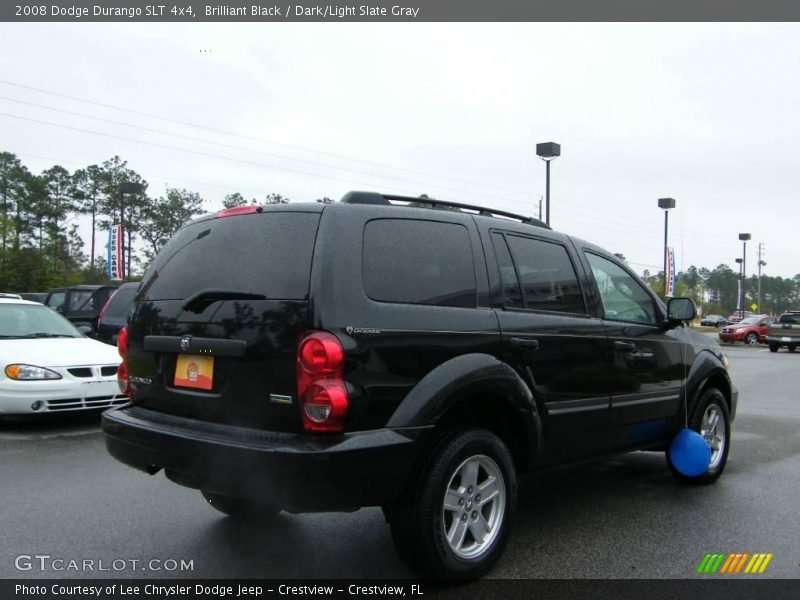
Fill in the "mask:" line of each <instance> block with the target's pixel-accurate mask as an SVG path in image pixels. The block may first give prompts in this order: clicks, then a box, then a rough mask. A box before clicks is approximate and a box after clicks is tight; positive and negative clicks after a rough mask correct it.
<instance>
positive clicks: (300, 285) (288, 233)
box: [139, 211, 320, 300]
mask: <svg viewBox="0 0 800 600" xmlns="http://www.w3.org/2000/svg"><path fill="white" fill-rule="evenodd" d="M319 218H320V213H306V212H272V211H267V212H264V213H260V214H258V213H257V214H250V215H246V216H239V217H226V218H220V219H210V220H207V221H201V222H199V223H196V224H194V225H191V226H189V227H187V228H185V229H182V230H181V231H179V232H178V233H177V234H176V235H175V236H174V237H173V238H172V239H171V240H170V241H169V242H168V243H167V245H166V246H164V248H163V249H162V250H161V252H159V253H158V256H157V257H156V259H155V261H154V262H153V264H152V265H151V266H150V267H149V268H148V269H147V272H146V273H145V276H144V278H143V279H142V284H141V287H140V288H139V290H140V299H148V300H182V299H185V298H188V297H189V296H191V295H192V294H195V293H197V292H198V291H200V290H205V289H214V290H232V291H237V292H249V293H253V294H264V295H265V296H267V298H270V299H286V300H298V299H303V298H305V297H306V296H307V295H308V284H309V278H310V276H311V256H312V253H313V251H314V241H315V239H316V233H317V224H318V223H319Z"/></svg>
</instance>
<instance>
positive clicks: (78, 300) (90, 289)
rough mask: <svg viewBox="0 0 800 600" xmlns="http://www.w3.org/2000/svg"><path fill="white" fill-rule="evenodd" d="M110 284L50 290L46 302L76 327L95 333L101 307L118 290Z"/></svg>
mask: <svg viewBox="0 0 800 600" xmlns="http://www.w3.org/2000/svg"><path fill="white" fill-rule="evenodd" d="M116 289H117V288H116V287H114V286H110V285H73V286H71V287H63V288H55V289H52V290H50V291H49V292H48V294H47V298H46V299H45V301H44V304H46V305H47V306H49V307H50V308H52V309H53V310H55V311H57V312H59V313H61V314H62V315H64V317H66V318H67V319H68V320H69V321H70V322H71V323H72V324H73V325H75V327H78V328H82V329H83V330H85V333H93V332H94V330H95V325H96V324H97V316H98V314H99V313H100V309H101V308H103V306H105V304H106V302H108V299H109V298H110V297H111V294H113V293H114V292H115V291H116Z"/></svg>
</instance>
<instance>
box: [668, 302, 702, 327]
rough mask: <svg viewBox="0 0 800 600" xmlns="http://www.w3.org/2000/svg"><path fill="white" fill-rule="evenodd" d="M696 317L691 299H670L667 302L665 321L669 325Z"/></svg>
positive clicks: (695, 308) (695, 310) (695, 309)
mask: <svg viewBox="0 0 800 600" xmlns="http://www.w3.org/2000/svg"><path fill="white" fill-rule="evenodd" d="M696 316H697V307H696V306H695V305H694V300H692V299H691V298H670V300H669V302H667V320H668V321H669V323H670V324H672V323H675V324H677V323H680V322H683V321H691V320H692V319H694V318H695V317H696Z"/></svg>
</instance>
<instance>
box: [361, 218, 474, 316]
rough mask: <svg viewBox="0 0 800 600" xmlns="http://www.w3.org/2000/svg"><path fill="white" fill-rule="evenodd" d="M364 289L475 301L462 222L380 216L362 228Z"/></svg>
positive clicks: (402, 298)
mask: <svg viewBox="0 0 800 600" xmlns="http://www.w3.org/2000/svg"><path fill="white" fill-rule="evenodd" d="M363 257H364V258H363V265H364V267H363V268H364V270H363V273H362V276H363V280H364V290H365V291H366V293H367V296H369V297H370V298H371V299H373V300H378V301H382V302H401V303H406V304H433V305H439V306H461V307H467V308H474V307H475V306H477V289H476V284H475V262H474V260H473V257H472V245H471V244H470V241H469V232H468V231H467V228H466V227H464V226H463V225H458V224H455V223H442V222H437V221H417V220H410V219H376V220H373V221H369V222H368V223H367V224H366V226H365V228H364V248H363Z"/></svg>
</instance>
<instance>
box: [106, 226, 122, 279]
mask: <svg viewBox="0 0 800 600" xmlns="http://www.w3.org/2000/svg"><path fill="white" fill-rule="evenodd" d="M107 262H108V278H109V279H111V280H112V281H122V278H123V277H124V275H125V268H124V267H125V265H123V264H122V225H112V226H111V227H109V228H108V260H107Z"/></svg>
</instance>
